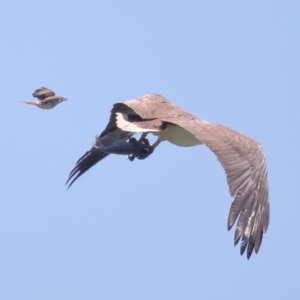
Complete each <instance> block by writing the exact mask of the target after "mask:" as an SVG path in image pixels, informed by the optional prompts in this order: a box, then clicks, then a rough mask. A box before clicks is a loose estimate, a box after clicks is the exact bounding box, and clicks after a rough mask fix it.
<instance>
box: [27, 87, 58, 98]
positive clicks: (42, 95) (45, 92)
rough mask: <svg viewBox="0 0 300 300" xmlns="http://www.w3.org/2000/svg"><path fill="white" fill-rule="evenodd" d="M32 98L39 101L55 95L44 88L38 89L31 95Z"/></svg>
mask: <svg viewBox="0 0 300 300" xmlns="http://www.w3.org/2000/svg"><path fill="white" fill-rule="evenodd" d="M32 96H33V97H36V98H38V99H39V100H44V99H46V98H48V97H52V96H55V93H54V92H53V91H52V90H50V89H48V88H46V87H41V88H40V89H37V90H35V91H34V93H32Z"/></svg>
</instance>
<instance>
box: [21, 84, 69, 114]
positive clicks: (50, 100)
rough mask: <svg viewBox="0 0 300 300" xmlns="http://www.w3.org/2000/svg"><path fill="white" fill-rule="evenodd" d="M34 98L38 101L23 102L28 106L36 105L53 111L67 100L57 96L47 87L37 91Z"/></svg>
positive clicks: (33, 94)
mask: <svg viewBox="0 0 300 300" xmlns="http://www.w3.org/2000/svg"><path fill="white" fill-rule="evenodd" d="M32 96H33V97H35V98H37V99H38V100H37V101H21V102H23V103H26V104H30V105H35V106H37V107H39V108H42V109H51V108H53V107H55V106H56V105H57V104H59V103H61V102H63V101H66V100H67V99H66V98H64V97H60V96H55V93H54V92H53V91H52V90H50V89H48V88H45V87H42V88H40V89H37V90H35V92H34V93H32Z"/></svg>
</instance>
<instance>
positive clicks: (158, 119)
mask: <svg viewBox="0 0 300 300" xmlns="http://www.w3.org/2000/svg"><path fill="white" fill-rule="evenodd" d="M136 132H142V137H141V141H142V140H145V136H146V135H147V134H148V133H150V132H151V133H153V134H154V135H156V136H158V139H157V141H156V142H155V143H154V144H153V145H152V146H151V151H150V153H152V152H153V151H154V149H155V147H157V146H158V144H159V143H160V142H162V141H165V140H167V141H169V142H171V143H173V144H175V145H178V146H183V147H189V146H196V145H200V144H204V145H205V146H207V147H208V148H209V149H210V150H211V151H213V152H214V153H215V155H216V156H217V159H218V160H219V162H220V163H221V165H222V166H223V168H224V170H225V172H226V175H227V183H228V186H229V191H230V195H231V196H232V197H234V201H233V203H232V205H231V207H230V211H229V216H228V223H227V227H228V230H229V229H231V227H232V226H233V224H234V223H235V221H236V220H238V221H237V228H236V231H235V236H234V244H235V245H236V244H237V243H238V242H239V240H240V239H241V241H242V242H241V250H240V252H241V254H243V253H244V251H245V250H246V249H247V257H248V258H250V256H251V254H252V252H253V250H255V252H256V253H257V252H258V250H259V248H260V245H261V242H262V237H263V234H264V233H265V232H266V231H267V229H268V224H269V216H270V206H269V195H268V192H269V189H268V180H267V166H266V159H265V155H264V152H263V149H262V147H261V145H260V144H259V143H257V142H256V141H255V140H253V139H251V138H248V137H247V136H245V135H243V134H240V133H238V132H237V131H234V130H232V129H230V128H228V127H225V126H223V125H220V124H212V123H208V122H206V121H204V120H202V119H200V118H197V117H195V116H193V115H192V114H190V113H188V112H186V111H184V110H182V109H181V108H180V107H178V106H176V105H174V104H173V103H171V102H170V101H168V100H167V99H165V98H164V97H162V96H160V95H154V94H151V95H146V96H144V97H141V98H139V99H137V100H130V101H125V102H121V103H116V104H114V106H113V108H112V110H111V115H110V119H109V122H108V124H107V126H106V128H105V129H104V131H103V132H102V133H101V134H100V136H99V137H97V138H96V142H95V145H96V147H93V148H92V149H91V150H89V151H87V152H86V153H85V154H84V155H83V156H82V157H81V158H80V159H79V160H78V161H77V163H76V166H75V168H74V169H73V170H72V171H71V173H70V175H69V178H68V181H67V183H68V182H69V181H71V182H70V184H69V187H70V186H71V185H72V184H73V182H74V181H75V180H76V179H77V178H78V177H79V176H81V175H82V174H83V173H85V172H86V171H87V170H88V169H89V168H91V167H92V166H93V165H95V164H96V163H97V162H98V161H100V160H102V159H103V158H105V157H106V156H107V155H109V153H108V152H104V151H103V150H101V147H102V148H103V146H105V147H107V146H111V145H116V144H119V143H122V142H124V141H126V140H127V139H129V138H130V137H131V136H132V135H133V134H134V133H136ZM147 156H148V155H147ZM147 156H144V157H137V158H140V159H143V158H145V157H147ZM71 179H72V180H71Z"/></svg>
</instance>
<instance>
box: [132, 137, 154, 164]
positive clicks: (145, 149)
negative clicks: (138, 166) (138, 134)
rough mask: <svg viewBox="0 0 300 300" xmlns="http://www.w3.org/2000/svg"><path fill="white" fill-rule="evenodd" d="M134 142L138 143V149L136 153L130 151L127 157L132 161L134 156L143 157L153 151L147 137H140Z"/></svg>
mask: <svg viewBox="0 0 300 300" xmlns="http://www.w3.org/2000/svg"><path fill="white" fill-rule="evenodd" d="M132 139H133V138H132ZM136 142H137V143H138V145H139V148H138V151H136V153H133V152H132V153H130V154H129V155H128V159H129V160H130V161H133V160H134V159H135V158H137V159H145V158H147V157H148V156H149V155H150V154H151V153H152V152H153V151H152V149H151V146H150V143H149V140H148V139H146V138H141V139H140V140H139V141H136Z"/></svg>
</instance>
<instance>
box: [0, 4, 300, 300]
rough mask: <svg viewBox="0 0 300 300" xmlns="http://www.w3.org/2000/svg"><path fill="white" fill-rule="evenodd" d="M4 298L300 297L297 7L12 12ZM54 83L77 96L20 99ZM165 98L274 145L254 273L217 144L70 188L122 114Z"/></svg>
mask: <svg viewBox="0 0 300 300" xmlns="http://www.w3.org/2000/svg"><path fill="white" fill-rule="evenodd" d="M0 15H1V17H0V37H1V41H0V44H1V47H0V60H1V71H0V76H1V78H0V85H1V101H0V105H1V126H0V131H1V141H2V142H1V145H2V146H1V149H0V154H1V155H0V157H1V170H2V171H1V190H0V193H1V202H0V205H1V206H0V228H1V230H0V242H1V245H0V260H1V261H0V265H1V267H0V299H118V300H119V299H121V300H122V299H130V300H134V299H138V300H141V299H143V300H144V299H147V300H148V299H151V300H152V299H153V300H158V299H164V300H166V299H172V300H175V299H189V300H192V299H229V298H230V299H238V298H241V299H300V284H299V283H300V281H299V274H300V259H299V253H300V233H299V230H300V218H299V211H300V199H299V187H300V175H299V174H300V162H299V152H300V137H299V128H300V126H299V125H300V120H299V119H300V63H299V54H300V17H299V16H300V2H299V1H248V2H246V1H158V0H157V1H151V2H150V1H85V2H84V1H56V0H53V1H31V0H28V1H23V2H21V1H12V0H9V1H8V0H4V1H2V2H1V4H0ZM41 86H46V87H49V88H52V89H54V90H55V92H56V93H57V94H58V95H62V96H65V97H67V98H68V101H67V102H65V103H62V104H60V105H59V106H57V107H56V108H55V109H53V110H49V111H45V110H41V109H38V108H36V107H31V106H27V105H25V104H22V103H20V102H19V101H22V100H31V99H32V97H31V93H32V92H33V90H34V89H36V88H39V87H41ZM148 93H160V94H162V95H163V96H165V97H167V98H168V99H169V100H171V101H173V102H174V103H176V104H178V105H179V106H181V107H182V108H184V109H186V110H187V111H189V112H191V113H193V114H195V115H197V116H199V117H201V118H203V119H205V120H207V121H210V122H218V123H221V124H224V125H227V126H229V127H232V128H234V129H236V130H238V131H240V132H242V133H244V134H247V135H249V136H251V137H253V138H255V139H256V140H258V141H259V142H261V143H262V145H263V147H264V149H265V152H266V156H267V162H268V168H269V181H270V201H271V222H270V227H269V231H268V232H267V234H266V235H265V236H264V239H263V243H262V247H261V249H260V252H259V253H258V255H255V254H253V255H252V257H251V259H250V260H249V261H248V260H247V259H246V257H245V256H240V255H239V247H236V248H234V247H233V234H234V231H233V230H232V231H230V232H228V231H227V229H226V222H227V215H228V211H229V207H230V204H231V202H232V198H231V197H230V195H229V191H228V187H227V184H226V179H225V174H224V171H223V169H222V168H221V166H220V165H219V163H218V161H217V160H216V158H215V156H214V155H213V154H212V153H211V152H210V151H209V150H208V149H207V148H206V147H203V146H202V147H194V148H190V149H185V148H179V147H175V146H173V145H171V144H167V143H165V144H162V145H161V146H160V147H159V148H158V149H157V150H156V151H155V153H154V154H153V156H151V157H149V158H148V159H146V160H145V161H134V162H133V163H131V162H129V161H128V160H127V158H126V157H125V156H110V157H108V158H107V159H105V160H104V161H102V162H101V163H99V164H97V165H96V166H95V167H94V168H92V169H91V170H90V171H88V172H87V173H86V174H84V176H82V177H81V178H80V179H79V180H78V181H77V182H76V183H75V184H74V185H73V186H72V188H71V189H70V190H68V191H67V189H66V186H65V185H64V184H65V181H66V179H67V176H68V174H69V172H70V171H71V169H72V168H73V167H74V165H75V162H76V160H77V159H78V158H79V157H80V156H81V155H82V154H83V153H84V152H85V151H87V150H88V149H90V147H91V145H92V143H93V141H94V137H95V135H96V134H99V133H100V132H101V131H102V130H103V129H104V127H105V126H106V124H107V121H108V117H109V112H110V109H111V106H112V104H113V103H115V102H118V101H123V100H128V99H134V98H137V97H140V96H142V95H145V94H148Z"/></svg>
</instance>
